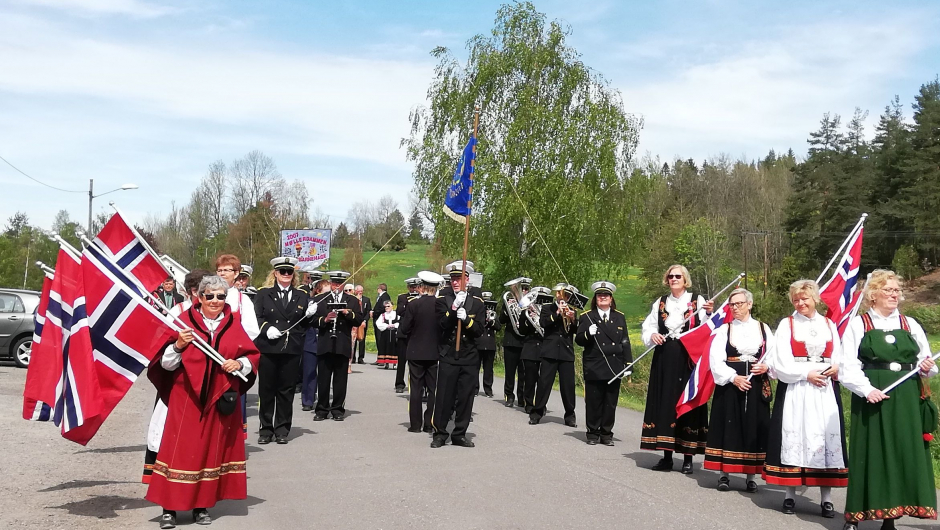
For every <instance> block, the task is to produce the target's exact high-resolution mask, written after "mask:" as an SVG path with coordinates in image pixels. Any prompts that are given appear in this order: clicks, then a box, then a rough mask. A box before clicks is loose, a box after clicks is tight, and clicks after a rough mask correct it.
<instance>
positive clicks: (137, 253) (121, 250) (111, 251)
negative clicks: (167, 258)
mask: <svg viewBox="0 0 940 530" xmlns="http://www.w3.org/2000/svg"><path fill="white" fill-rule="evenodd" d="M95 244H96V245H97V246H98V247H99V248H100V249H101V250H102V251H104V253H105V256H106V257H107V258H109V260H108V261H113V262H114V263H115V264H117V266H118V267H120V268H121V269H124V270H125V271H127V273H128V274H130V275H132V276H133V277H135V278H137V280H139V281H140V284H141V285H143V286H144V289H146V291H147V292H151V291H153V290H154V289H156V288H157V286H159V285H160V284H161V283H163V281H164V280H166V279H167V277H169V276H171V274H170V271H168V270H166V267H164V266H163V262H162V261H161V260H160V259H159V258H157V256H155V255H154V254H153V252H151V251H150V247H149V245H147V243H146V242H145V241H144V240H143V238H141V237H140V235H139V234H138V233H137V230H134V228H133V227H132V226H130V225H129V224H127V222H126V221H124V218H123V217H121V213H120V212H117V213H115V214H114V215H112V216H111V219H110V220H108V222H107V223H106V224H105V225H104V228H102V229H101V232H99V233H98V236H97V237H96V238H95Z"/></svg>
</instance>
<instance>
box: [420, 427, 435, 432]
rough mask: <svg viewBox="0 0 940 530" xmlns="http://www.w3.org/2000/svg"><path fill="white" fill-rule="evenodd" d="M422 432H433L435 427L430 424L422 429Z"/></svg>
mask: <svg viewBox="0 0 940 530" xmlns="http://www.w3.org/2000/svg"><path fill="white" fill-rule="evenodd" d="M421 432H426V433H428V434H431V433H432V432H434V427H431V426H430V425H429V426H427V427H425V428H423V429H421Z"/></svg>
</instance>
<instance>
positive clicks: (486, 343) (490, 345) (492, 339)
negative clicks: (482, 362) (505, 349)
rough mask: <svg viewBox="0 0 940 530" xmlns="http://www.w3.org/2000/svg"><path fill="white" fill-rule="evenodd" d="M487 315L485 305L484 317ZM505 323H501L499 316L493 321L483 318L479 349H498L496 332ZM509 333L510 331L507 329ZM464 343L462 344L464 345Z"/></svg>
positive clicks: (478, 342) (478, 341)
mask: <svg viewBox="0 0 940 530" xmlns="http://www.w3.org/2000/svg"><path fill="white" fill-rule="evenodd" d="M485 316H486V312H485V307H484V318H485ZM502 327H503V325H502V324H500V323H499V318H498V317H497V318H496V319H494V320H493V321H492V322H490V321H489V320H483V329H484V332H483V335H481V336H480V338H479V339H477V349H478V350H481V351H482V350H486V351H496V332H497V331H499V330H500V328H502ZM507 333H509V332H508V331H507ZM462 345H463V344H461V346H462Z"/></svg>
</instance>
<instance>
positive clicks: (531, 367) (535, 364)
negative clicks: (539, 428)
mask: <svg viewBox="0 0 940 530" xmlns="http://www.w3.org/2000/svg"><path fill="white" fill-rule="evenodd" d="M535 289H536V290H538V289H545V288H544V287H541V288H539V287H536V288H535ZM545 290H546V291H547V290H548V289H545ZM536 306H537V304H536V303H535V302H533V303H532V304H530V305H529V306H528V307H526V308H525V309H523V310H522V311H523V313H522V315H521V317H520V318H519V331H520V332H521V333H522V334H523V336H524V337H525V338H524V339H523V340H522V355H521V356H520V357H521V358H522V364H523V365H524V369H525V388H523V390H522V403H523V409H524V410H525V413H526V414H532V410H533V409H534V408H535V393H536V387H537V385H538V382H539V366H540V365H541V363H542V338H543V337H542V335H540V334H539V332H538V331H536V328H535V325H534V323H537V322H538V321H539V317H540V315H539V312H538V309H537V308H536Z"/></svg>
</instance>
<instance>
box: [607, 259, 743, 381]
mask: <svg viewBox="0 0 940 530" xmlns="http://www.w3.org/2000/svg"><path fill="white" fill-rule="evenodd" d="M741 278H744V273H743V272H742V273H741V274H738V275H737V277H735V279H734V280H732V281H731V283H729V284H728V285H726V286H724V287H723V288H722V289H721V290H720V291H718V292H717V293H715V294H714V296H712V297H711V298H709V299H708V301H709V302H713V301H714V300H715V298H718V297H719V296H721V293H723V292H725V291H727V290H728V289H729V288H730V287H731V286H732V285H734V284H740V283H741ZM693 316H695V313H692V314H691V315H689V316H688V317H686V319H685V320H683V321H682V323H681V324H679V326H678V327H676V329H682V326H685V323H686V322H688V321H689V320H692V317H693ZM696 327H698V326H696ZM689 331H692V330H689ZM686 333H688V332H686ZM682 335H684V333H680V334H679V335H676V334H675V330H673V331H670V332H669V334H668V335H667V337H672V338H674V339H678V338H679V337H680V336H682ZM656 346H659V344H654V345H652V346H650V347H649V348H648V349H647V350H646V351H645V352H643V353H642V354H641V355H640V356H639V357H637V358H636V360H635V361H633V362H632V363H630V364H628V365H626V366H625V367H624V368H623V370H621V371H620V373H619V374H617V375H615V376H614V377H613V378H612V379H611V380H610V381H607V384H608V385H609V384H611V383H613V382H614V381H616V380H617V379H621V378H623V377H625V376H626V375H627V372H628V371H630V368H631V367H633V365H635V364H636V363H638V362H640V359H642V358H643V357H646V356H647V355H649V352H651V351H653V350H655V349H656Z"/></svg>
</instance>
